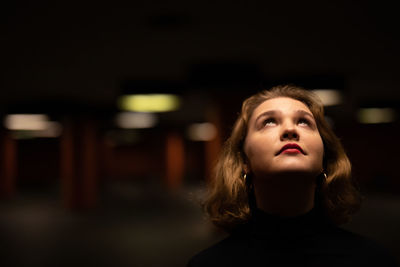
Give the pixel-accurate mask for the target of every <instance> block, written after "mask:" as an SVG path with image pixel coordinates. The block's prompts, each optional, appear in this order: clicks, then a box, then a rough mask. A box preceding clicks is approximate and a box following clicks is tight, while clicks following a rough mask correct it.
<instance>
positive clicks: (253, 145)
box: [244, 138, 273, 165]
mask: <svg viewBox="0 0 400 267" xmlns="http://www.w3.org/2000/svg"><path fill="white" fill-rule="evenodd" d="M268 143H269V142H268V140H266V139H265V138H251V139H248V140H247V141H246V142H245V146H244V152H245V154H246V156H247V159H248V161H249V163H250V165H257V162H259V161H265V160H266V159H267V158H268V157H269V155H270V154H271V153H272V151H273V150H272V148H271V147H270V146H268V145H267V144H268Z"/></svg>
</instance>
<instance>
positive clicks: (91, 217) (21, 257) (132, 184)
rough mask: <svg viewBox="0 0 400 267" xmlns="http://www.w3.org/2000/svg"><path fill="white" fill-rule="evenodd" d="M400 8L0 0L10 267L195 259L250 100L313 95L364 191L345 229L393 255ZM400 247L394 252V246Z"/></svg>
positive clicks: (3, 236) (397, 220)
mask: <svg viewBox="0 0 400 267" xmlns="http://www.w3.org/2000/svg"><path fill="white" fill-rule="evenodd" d="M395 10H396V9H395V8H393V7H392V6H390V5H388V4H387V3H386V4H384V3H383V2H382V3H372V2H370V1H352V2H346V1H328V2H321V1H306V2H304V1H289V2H288V1H282V2H278V1H247V2H242V3H233V2H228V1H215V2H211V1H210V2H207V1H147V2H144V1H142V2H135V1H131V3H129V4H126V3H124V2H122V1H121V2H119V1H113V2H108V3H101V2H99V1H97V2H94V1H79V2H74V1H8V2H4V3H1V8H0V12H1V33H2V34H1V52H0V53H1V65H2V71H1V81H0V82H1V83H0V116H1V126H0V148H1V149H0V244H1V249H0V251H1V252H0V253H1V254H0V263H1V265H2V266H71V265H74V266H111V265H112V266H185V264H186V262H187V261H188V259H189V258H190V257H191V256H192V255H194V254H195V253H197V252H198V251H200V250H202V249H204V248H206V247H208V246H210V245H211V244H213V243H215V242H217V241H218V240H220V239H221V238H223V237H224V236H225V234H224V233H223V232H221V231H218V230H217V229H215V228H214V227H213V226H212V225H211V224H210V223H209V222H208V221H207V220H206V218H205V217H204V215H203V214H202V212H201V209H200V202H201V200H202V198H203V196H204V192H205V189H206V184H207V181H208V180H209V179H210V170H211V168H212V166H213V164H214V162H215V159H216V157H217V155H218V152H219V150H220V148H221V145H222V144H223V142H224V141H225V140H226V138H227V136H228V135H229V133H230V130H231V127H232V124H233V122H234V120H235V118H236V116H237V114H238V112H239V111H240V105H241V102H242V100H243V99H244V98H246V97H248V96H250V95H252V94H254V93H255V92H257V91H259V90H260V89H261V88H268V87H270V86H273V85H277V84H286V83H292V84H295V85H299V86H303V87H306V88H307V89H310V90H313V91H315V92H316V93H318V94H319V95H320V97H321V99H322V100H323V101H324V103H325V108H326V118H327V120H328V121H329V123H330V124H331V126H332V127H333V129H334V131H335V132H336V133H337V135H338V136H339V138H340V139H341V140H342V142H343V144H344V147H345V149H346V151H347V153H348V155H349V157H350V159H351V161H352V163H353V170H354V172H353V173H354V177H355V179H356V180H357V181H358V183H359V185H360V188H361V190H362V192H363V194H364V196H365V197H366V200H365V202H364V205H363V207H362V209H361V211H360V213H358V214H357V215H356V216H355V217H354V220H353V221H352V222H350V223H348V224H346V225H344V226H343V227H344V228H347V229H350V230H352V231H354V232H357V233H360V234H362V235H365V236H367V237H370V238H372V239H374V240H376V241H377V242H379V243H380V244H382V245H384V246H385V247H387V248H388V249H389V250H390V251H392V252H393V254H395V255H400V246H399V244H400V232H399V228H398V225H400V214H399V207H400V180H399V178H400V177H399V172H398V165H397V164H398V160H399V156H398V153H399V151H400V141H399V133H400V131H399V128H400V123H399V119H400V118H399V103H400V91H399V89H400V79H399V77H400V76H399V72H400V69H399V66H398V62H399V60H400V52H399V49H398V47H399V44H400V40H399V37H400V36H399V31H398V28H397V26H396V25H397V22H398V20H399V19H398V16H397V13H396V11H395ZM397 257H398V256H397Z"/></svg>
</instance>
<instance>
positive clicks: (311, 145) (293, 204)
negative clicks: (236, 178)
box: [244, 97, 324, 216]
mask: <svg viewBox="0 0 400 267" xmlns="http://www.w3.org/2000/svg"><path fill="white" fill-rule="evenodd" d="M289 143H290V144H293V143H294V144H297V145H299V146H300V147H301V148H302V150H303V153H301V152H299V151H298V150H296V149H291V150H287V151H284V152H282V153H279V152H280V151H281V149H282V147H283V146H284V145H286V144H289ZM244 152H245V154H246V156H247V161H248V162H247V164H246V167H245V171H246V172H248V173H251V174H252V175H253V184H254V188H255V195H256V200H257V206H258V207H259V208H261V209H264V210H266V211H269V212H272V213H277V214H280V215H286V216H292V215H298V214H301V213H304V212H306V211H308V210H310V209H311V208H312V207H313V203H314V201H313V200H314V190H315V180H316V179H315V178H316V176H317V175H318V174H320V173H321V172H322V170H323V168H322V159H323V154H324V146H323V142H322V139H321V136H320V134H319V132H318V128H317V125H316V123H315V120H314V117H313V115H312V113H311V111H310V110H309V108H308V107H307V106H306V105H305V104H304V103H302V102H300V101H298V100H295V99H292V98H288V97H278V98H273V99H269V100H266V101H265V102H263V103H262V104H260V105H259V106H258V107H257V108H256V109H255V110H254V112H253V114H252V116H251V118H250V121H249V125H248V131H247V136H246V139H245V143H244ZM276 203H279V205H276Z"/></svg>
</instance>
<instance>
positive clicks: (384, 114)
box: [357, 108, 396, 123]
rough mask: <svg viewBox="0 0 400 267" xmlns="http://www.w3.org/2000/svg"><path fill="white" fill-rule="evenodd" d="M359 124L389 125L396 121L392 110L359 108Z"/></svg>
mask: <svg viewBox="0 0 400 267" xmlns="http://www.w3.org/2000/svg"><path fill="white" fill-rule="evenodd" d="M357 118H358V121H359V122H360V123H389V122H393V121H394V120H395V119H396V112H395V111H394V109H392V108H361V109H359V110H358V112H357Z"/></svg>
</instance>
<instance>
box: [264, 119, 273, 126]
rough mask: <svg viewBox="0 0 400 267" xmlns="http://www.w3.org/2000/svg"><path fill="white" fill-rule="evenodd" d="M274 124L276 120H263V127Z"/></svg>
mask: <svg viewBox="0 0 400 267" xmlns="http://www.w3.org/2000/svg"><path fill="white" fill-rule="evenodd" d="M275 124H276V120H275V119H274V118H268V119H266V120H264V122H263V126H273V125H275Z"/></svg>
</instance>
